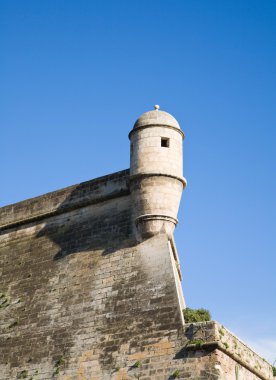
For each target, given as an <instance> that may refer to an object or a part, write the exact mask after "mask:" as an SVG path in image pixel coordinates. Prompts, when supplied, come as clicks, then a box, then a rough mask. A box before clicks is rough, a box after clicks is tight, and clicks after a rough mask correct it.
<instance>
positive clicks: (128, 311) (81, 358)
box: [0, 171, 272, 380]
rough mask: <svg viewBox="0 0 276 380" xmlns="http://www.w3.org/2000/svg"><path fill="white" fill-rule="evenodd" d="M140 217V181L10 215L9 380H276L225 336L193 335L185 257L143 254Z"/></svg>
mask: <svg viewBox="0 0 276 380" xmlns="http://www.w3.org/2000/svg"><path fill="white" fill-rule="evenodd" d="M130 210H131V197H130V194H129V171H123V172H119V173H115V174H113V175H110V176H106V177H102V178H99V179H96V180H93V181H88V182H86V183H83V184H80V185H76V186H72V187H69V188H67V189H63V190H60V191H56V192H53V193H49V194H46V195H43V196H41V197H38V198H34V199H31V200H27V201H24V202H20V203H18V204H15V205H11V206H7V207H4V208H2V209H0V221H1V222H0V333H1V335H0V379H1V380H12V379H28V380H50V379H59V380H60V379H63V380H96V379H97V380H100V379H104V380H108V379H114V380H115V379H118V380H119V379H121V380H122V379H140V380H149V379H154V380H155V379H156V380H158V379H160V380H161V379H163V380H165V379H173V378H176V377H179V378H182V379H222V380H228V379H229V380H230V379H239V380H241V379H250V380H251V379H271V378H272V374H271V367H270V366H269V364H268V363H266V362H265V361H264V360H263V359H261V358H259V357H258V356H257V355H256V354H255V353H253V351H251V350H250V349H249V348H248V347H246V346H245V345H244V344H243V343H241V342H240V341H239V340H238V339H237V338H235V337H234V336H233V335H231V333H229V332H228V331H227V330H226V329H224V328H223V327H222V326H220V325H218V324H217V323H215V322H210V323H202V324H194V325H184V324H183V316H182V312H181V308H182V305H183V303H182V301H181V297H182V295H181V294H180V290H179V283H178V281H179V278H178V270H177V268H176V264H175V260H176V254H175V252H174V249H175V248H174V247H173V244H171V242H169V241H168V238H167V236H166V235H165V234H160V235H157V236H155V237H153V238H151V239H148V240H146V241H144V242H142V243H137V241H136V240H135V237H134V234H133V231H132V221H131V218H132V216H131V211H130ZM172 243H173V242H172Z"/></svg>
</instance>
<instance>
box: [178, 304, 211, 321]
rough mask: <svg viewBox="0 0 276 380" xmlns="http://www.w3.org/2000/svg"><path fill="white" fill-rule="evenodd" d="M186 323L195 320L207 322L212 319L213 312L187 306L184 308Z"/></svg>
mask: <svg viewBox="0 0 276 380" xmlns="http://www.w3.org/2000/svg"><path fill="white" fill-rule="evenodd" d="M183 314H184V319H185V323H193V322H207V321H210V320H211V314H210V312H209V310H206V309H203V308H200V309H191V308H189V307H187V308H186V309H184V310H183Z"/></svg>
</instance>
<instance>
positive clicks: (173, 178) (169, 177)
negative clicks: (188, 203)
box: [129, 106, 186, 239]
mask: <svg viewBox="0 0 276 380" xmlns="http://www.w3.org/2000/svg"><path fill="white" fill-rule="evenodd" d="M183 138H184V133H183V132H182V131H181V129H180V126H179V124H178V122H177V121H176V119H175V118H174V117H173V116H172V115H170V114H169V113H167V112H164V111H160V110H159V106H155V109H154V110H153V111H149V112H146V113H144V114H143V115H141V116H140V117H139V119H138V120H137V121H136V123H135V124H134V127H133V129H132V131H131V132H130V133H129V139H130V141H131V158H130V161H131V162H130V189H131V197H132V215H133V220H134V222H135V226H136V231H137V232H138V238H142V239H145V238H149V237H151V236H154V235H157V234H159V233H165V234H167V235H168V237H169V238H171V236H172V233H173V231H174V228H175V226H176V224H177V212H178V208H179V204H180V199H181V194H182V191H183V188H185V186H186V180H185V178H184V177H183V164H182V161H183V154H182V140H183Z"/></svg>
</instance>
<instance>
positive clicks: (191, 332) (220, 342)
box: [184, 321, 273, 380]
mask: <svg viewBox="0 0 276 380" xmlns="http://www.w3.org/2000/svg"><path fill="white" fill-rule="evenodd" d="M184 332H185V335H186V337H187V338H188V339H189V340H188V341H186V344H185V346H184V348H185V350H193V351H195V350H204V349H208V348H210V349H218V350H220V351H222V352H224V353H225V354H226V355H227V356H229V357H230V358H232V359H233V360H234V361H236V362H237V363H238V364H240V365H241V366H243V367H245V368H246V369H247V370H249V371H250V372H252V373H253V374H254V375H256V376H258V377H259V378H260V379H262V380H270V379H272V378H273V374H272V367H271V365H270V364H269V363H268V362H267V361H266V360H265V359H263V358H261V357H260V356H259V355H258V354H256V353H255V352H254V351H253V350H252V349H251V348H250V347H248V346H247V345H246V344H245V343H243V342H242V341H241V340H239V339H238V338H237V337H236V336H235V335H234V334H233V333H231V332H230V331H229V330H227V329H226V328H225V327H224V326H223V325H221V324H219V323H218V322H216V321H211V322H200V323H192V324H186V325H185V326H184Z"/></svg>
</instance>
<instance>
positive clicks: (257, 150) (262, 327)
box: [0, 0, 276, 361]
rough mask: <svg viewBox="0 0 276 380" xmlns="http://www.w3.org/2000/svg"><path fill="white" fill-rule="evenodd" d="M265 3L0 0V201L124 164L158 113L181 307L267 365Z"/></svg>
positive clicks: (271, 255)
mask: <svg viewBox="0 0 276 380" xmlns="http://www.w3.org/2000/svg"><path fill="white" fill-rule="evenodd" d="M275 25H276V2H275V1H274V0H270V1H269V0H263V1H261V0H258V1H256V0H242V1H240V0H223V1H221V0H217V1H215V0H209V1H207V0H206V1H204V0H198V1H188V0H178V1H175V0H170V1H161V0H160V1H154V0H152V1H144V0H139V1H88V0H87V1H84V0H74V1H70V0H59V1H51V0H49V1H34V0H33V1H28V0H25V1H19V0H18V1H13V0H9V1H8V0H7V1H5V0H2V1H1V2H0V28H1V29H0V55H1V58H0V104H1V113H0V126H1V134H0V138H1V150H0V162H1V186H0V204H1V205H2V206H3V205H6V204H9V203H14V202H17V201H20V200H23V199H26V198H30V197H33V196H37V195H40V194H43V193H45V192H49V191H52V190H55V189H59V188H62V187H65V186H68V185H71V184H75V183H79V182H81V181H85V180H89V179H92V178H95V177H97V176H101V175H104V174H107V173H111V172H115V171H118V170H121V169H125V168H128V167H129V141H128V137H127V135H128V132H129V131H130V129H131V128H132V126H133V123H134V121H135V119H136V118H137V117H138V116H139V115H140V114H141V113H143V112H145V111H147V110H149V109H152V108H153V105H154V104H156V103H157V104H160V106H161V109H164V110H166V111H168V112H170V113H172V114H173V115H174V116H175V117H176V118H177V119H178V121H179V122H180V124H181V126H182V129H183V130H184V132H185V134H186V139H185V142H184V175H185V177H186V178H187V181H188V187H187V189H186V190H185V192H184V193H183V197H182V204H181V210H180V213H179V220H180V223H179V226H178V227H177V231H176V242H177V246H178V250H179V253H180V258H181V263H182V271H183V275H184V280H183V289H184V293H185V297H186V301H187V304H188V305H189V306H191V307H202V306H203V307H206V308H208V309H210V311H211V312H212V315H213V318H214V319H216V320H218V321H220V322H221V323H223V324H224V325H225V326H226V327H228V328H229V329H230V330H232V331H233V332H235V333H237V334H238V335H239V336H240V337H241V338H242V339H244V340H246V341H248V342H249V343H250V344H251V345H253V346H254V347H255V348H256V349H257V350H258V351H259V352H260V354H261V355H262V356H265V357H266V358H267V359H269V360H270V361H273V360H274V359H275V358H276V302H275V298H276V243H275V241H276V231H275V226H276V220H275V219H276V207H275V203H276V202H275V193H276V179H275V161H276V153H275V150H276V148H275V140H276V139H275V137H276V117H275V103H276V102H275V100H276V96H275V88H276V83H275V82H276V81H275V67H276V54H275V53H276V33H275V32H276V26H275Z"/></svg>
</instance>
